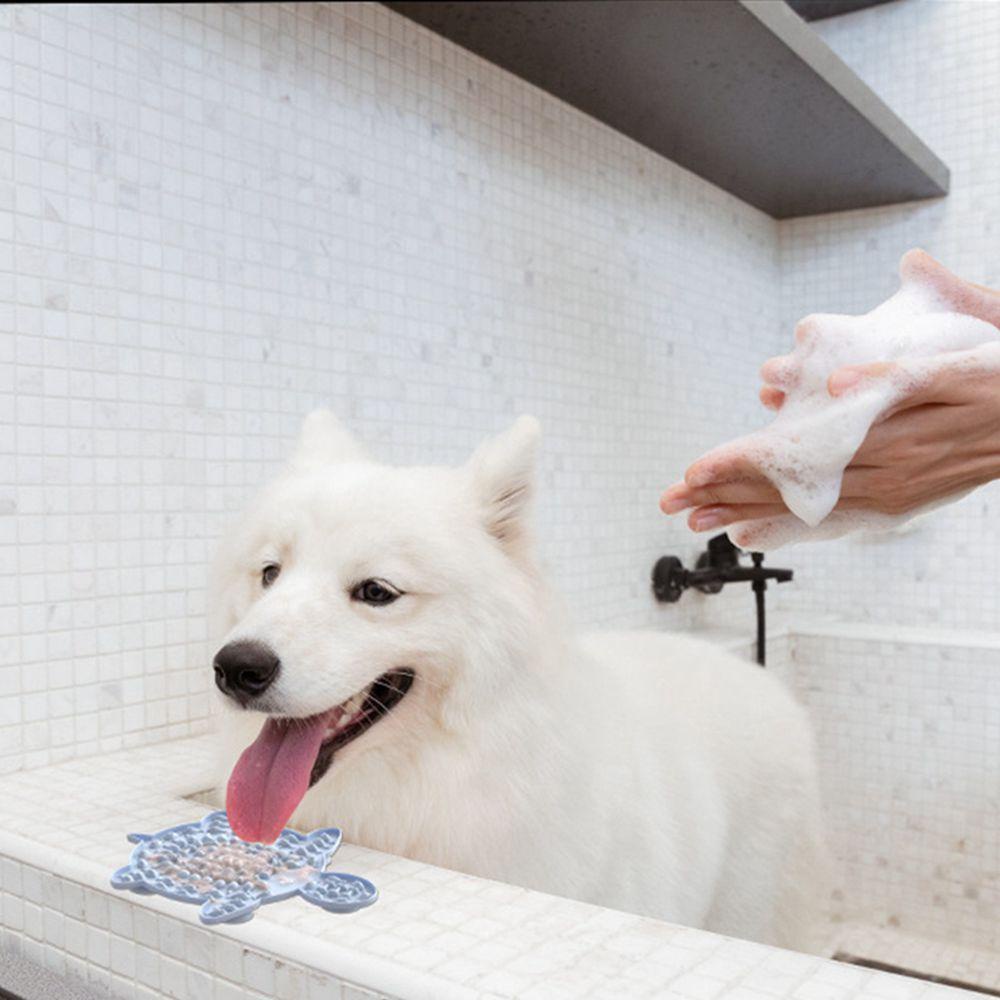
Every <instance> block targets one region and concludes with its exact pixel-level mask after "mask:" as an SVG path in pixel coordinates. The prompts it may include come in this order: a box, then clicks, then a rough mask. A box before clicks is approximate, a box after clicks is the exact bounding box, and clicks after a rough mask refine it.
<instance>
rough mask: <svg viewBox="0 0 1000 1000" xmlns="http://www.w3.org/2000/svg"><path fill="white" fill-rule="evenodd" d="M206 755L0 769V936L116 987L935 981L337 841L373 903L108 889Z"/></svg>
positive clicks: (351, 996)
mask: <svg viewBox="0 0 1000 1000" xmlns="http://www.w3.org/2000/svg"><path fill="white" fill-rule="evenodd" d="M211 762H212V749H211V743H210V741H209V740H208V739H206V738H195V739H189V740H182V741H177V742H173V743H165V744H160V745H158V746H152V747H146V748H142V749H137V750H133V751H129V752H118V753H114V754H110V755H106V756H103V757H92V758H85V759H80V760H74V761H70V762H66V763H62V764H58V765H53V766H50V767H46V768H41V769H38V770H35V771H30V772H22V773H17V774H13V775H9V776H8V777H6V778H4V779H2V780H0V802H3V803H4V819H3V824H2V826H3V830H2V832H0V859H2V869H0V871H2V883H0V884H2V890H3V891H2V902H3V906H2V911H0V912H2V926H3V936H2V938H0V942H2V946H3V947H5V948H7V949H13V950H16V951H19V952H20V953H21V954H23V955H25V956H26V957H28V958H32V959H34V960H35V961H40V962H43V963H45V964H46V965H48V966H50V967H52V968H54V969H55V970H56V971H60V972H69V973H73V974H77V975H81V976H83V977H84V978H87V979H89V980H90V981H91V982H92V983H95V984H97V985H99V986H101V987H102V988H105V989H107V990H109V991H110V992H111V993H112V995H115V996H121V997H129V998H134V997H141V998H152V997H174V998H188V997H191V998H195V997H197V998H199V1000H201V998H203V997H213V998H218V1000H234V998H236V997H252V998H259V997H269V996H279V997H281V998H283V1000H284V998H287V1000H293V998H298V997H302V998H311V997H319V996H322V997H324V998H326V997H339V998H341V1000H359V998H362V997H371V996H389V997H407V998H411V997H412V998H426V1000H449V998H452V997H453V998H456V1000H458V998H462V1000H464V998H473V997H475V998H484V1000H485V998H493V1000H499V998H502V997H523V998H525V1000H560V998H570V997H590V998H598V997H606V998H612V997H614V998H616V1000H617V998H623V997H624V998H631V997H637V998H638V997H654V996H675V997H679V998H686V1000H714V998H716V997H721V996H726V997H736V998H738V1000H766V998H768V997H770V998H780V997H789V998H795V1000H848V998H853V997H866V998H867V997H873V998H874V997H880V998H885V1000H917V998H920V1000H923V998H929V997H936V996H939V995H940V996H944V995H945V992H946V988H945V987H939V986H933V985H930V984H927V983H923V982H921V981H917V980H907V979H901V978H897V977H893V976H890V975H886V974H884V973H877V972H871V971H868V970H864V969H859V968H854V967H848V966H842V965H838V964H836V963H832V962H829V961H826V960H824V959H821V958H817V957H813V956H805V955H797V954H793V953H791V952H783V951H780V950H778V949H774V948H769V947H765V946H762V945H757V944H751V943H747V942H742V941H735V940H731V939H727V938H722V937H718V936H716V935H712V934H707V933H705V932H702V931H695V930H690V929H687V928H683V927H677V926H674V925H670V924H665V923H661V922H658V921H655V920H649V919H646V918H640V917H636V916H632V915H629V914H625V913H620V912H617V911H613V910H603V909H601V908H599V907H595V906H591V905H588V904H584V903H578V902H575V901H572V900H566V899H560V898H557V897H552V896H546V895H543V894H540V893H534V892H529V891H527V890H524V889H519V888H516V887H514V886H508V885H503V884H499V883H494V882H489V881H485V880H482V879H476V878H472V877H469V876H466V875H461V874H458V873H456V872H450V871H446V870H443V869H437V868H432V867H429V866H427V865H423V864H419V863H416V862H413V861H408V860H405V859H402V858H394V857H391V856H388V855H383V854H379V853H377V852H374V851H369V850H366V849H363V848H360V847H356V846H352V845H345V846H344V847H343V848H341V850H340V852H339V853H338V855H337V865H338V867H342V868H344V869H345V870H349V871H354V872H358V873H359V874H363V875H365V876H368V877H370V878H371V879H372V880H373V881H374V882H375V883H376V884H377V885H378V886H379V889H380V891H381V898H380V900H379V902H378V903H377V904H376V905H375V906H373V907H371V908H370V909H367V910H363V911H361V912H359V913H356V914H352V915H350V916H333V915H330V914H326V913H323V912H321V911H318V910H316V909H315V908H313V907H310V906H309V905H308V904H306V903H304V902H302V901H301V900H291V901H286V902H283V903H280V904H277V905H275V906H272V907H269V908H266V909H264V910H262V911H260V912H259V913H258V914H257V915H256V916H255V917H254V919H253V920H252V921H250V923H248V924H246V925H243V926H234V927H220V928H213V929H211V930H210V929H207V928H204V927H202V926H201V925H200V924H199V923H198V921H197V915H196V911H195V909H194V908H193V907H189V906H185V905H183V904H180V903H173V902H170V901H168V900H163V899H160V898H159V897H155V896H149V897H147V896H135V895H131V894H119V893H115V892H114V891H113V890H111V889H110V888H109V887H108V876H109V875H110V873H111V872H112V871H113V870H114V869H115V868H117V867H118V866H119V865H121V864H123V863H124V861H125V860H126V859H127V857H128V852H129V845H128V844H127V843H126V841H125V834H126V833H128V832H129V831H133V830H137V831H152V830H156V829H159V828H161V827H164V826H167V825H170V824H173V823H177V822H182V821H184V820H187V819H194V818H196V817H198V816H199V815H201V814H202V813H203V811H204V807H203V806H202V805H199V804H198V803H196V802H193V801H191V800H190V799H189V798H186V796H188V795H190V794H192V793H193V792H195V791H197V790H198V789H200V788H204V787H205V785H206V784H207V783H208V781H209V775H210V773H211ZM154 777H155V780H152V779H153V778H154ZM66 816H72V817H73V819H72V821H71V822H70V823H69V824H68V825H67V823H66V820H65V817H66ZM338 990H339V991H340V992H339V993H338ZM365 991H369V992H365ZM947 992H949V993H950V992H952V991H950V990H949V991H947Z"/></svg>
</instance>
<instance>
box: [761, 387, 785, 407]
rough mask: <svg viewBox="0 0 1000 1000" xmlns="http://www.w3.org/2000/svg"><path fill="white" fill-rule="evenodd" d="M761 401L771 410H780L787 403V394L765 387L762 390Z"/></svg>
mask: <svg viewBox="0 0 1000 1000" xmlns="http://www.w3.org/2000/svg"><path fill="white" fill-rule="evenodd" d="M760 401H761V402H762V403H763V404H764V405H765V406H766V407H767V408H768V409H769V410H780V409H781V407H782V405H783V404H784V402H785V394H784V393H783V392H782V391H781V390H780V389H775V388H772V387H771V386H769V385H765V386H764V388H763V389H761V390H760Z"/></svg>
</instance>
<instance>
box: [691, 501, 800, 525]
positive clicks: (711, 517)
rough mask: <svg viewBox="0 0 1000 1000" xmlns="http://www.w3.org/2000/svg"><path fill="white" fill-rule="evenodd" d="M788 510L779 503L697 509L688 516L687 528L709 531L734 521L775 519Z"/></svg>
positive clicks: (721, 505) (719, 505) (722, 505)
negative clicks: (762, 518) (763, 518)
mask: <svg viewBox="0 0 1000 1000" xmlns="http://www.w3.org/2000/svg"><path fill="white" fill-rule="evenodd" d="M787 513H788V508H787V507H786V506H785V505H784V504H780V503H748V504H737V505H734V506H727V505H724V504H716V505H715V506H713V507H699V508H697V510H693V511H692V512H691V514H690V515H689V516H688V527H689V528H690V529H691V530H692V531H711V530H712V529H713V528H724V527H725V526H726V525H727V524H733V523H734V522H735V521H755V520H757V519H758V518H761V517H775V516H777V515H778V514H787Z"/></svg>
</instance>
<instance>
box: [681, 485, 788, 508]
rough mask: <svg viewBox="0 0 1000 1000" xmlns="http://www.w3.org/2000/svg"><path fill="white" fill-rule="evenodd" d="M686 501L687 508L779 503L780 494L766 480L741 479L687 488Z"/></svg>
mask: <svg viewBox="0 0 1000 1000" xmlns="http://www.w3.org/2000/svg"><path fill="white" fill-rule="evenodd" d="M686 499H687V501H688V506H689V507H708V506H711V505H713V504H744V503H781V494H780V493H779V492H778V491H777V490H776V489H775V488H774V486H773V485H772V484H771V482H770V481H769V480H767V479H753V480H748V479H743V480H738V481H736V482H731V483H709V484H708V485H707V486H697V487H688V491H687V493H686Z"/></svg>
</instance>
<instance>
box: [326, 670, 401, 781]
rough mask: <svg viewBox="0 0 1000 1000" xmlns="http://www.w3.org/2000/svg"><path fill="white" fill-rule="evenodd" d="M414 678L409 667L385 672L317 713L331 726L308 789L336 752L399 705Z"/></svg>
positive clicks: (331, 761)
mask: <svg viewBox="0 0 1000 1000" xmlns="http://www.w3.org/2000/svg"><path fill="white" fill-rule="evenodd" d="M415 676H416V674H415V673H414V672H413V670H411V669H410V668H409V667H396V668H394V669H392V670H388V671H386V672H385V673H384V674H380V675H379V676H378V677H376V678H375V680H373V681H372V682H371V683H370V684H367V685H365V687H363V688H362V689H361V690H360V691H358V692H357V693H356V694H353V695H351V697H350V698H348V699H347V700H346V701H342V702H341V703H340V704H339V705H335V706H334V707H333V708H330V709H327V710H326V711H325V712H323V713H317V714H323V715H329V717H330V723H329V728H328V729H327V732H326V735H325V736H324V737H323V742H322V743H321V744H320V748H319V753H318V754H317V755H316V763H315V764H313V769H312V773H311V775H310V776H309V787H310V788H312V786H313V785H315V784H316V782H317V781H319V780H320V778H322V777H323V775H324V774H326V772H327V771H329V770H330V765H331V764H332V763H333V757H334V754H335V753H336V752H337V751H338V750H342V749H343V748H344V747H346V746H347V745H348V744H350V743H353V742H354V741H355V740H357V739H358V738H359V737H361V736H363V735H364V734H365V733H367V732H368V730H369V729H371V728H372V726H374V725H375V724H376V723H378V722H379V721H381V720H382V719H384V718H385V717H386V716H387V715H388V714H389V713H390V712H391V711H392V710H393V709H394V708H396V706H397V705H399V703H400V702H401V701H402V700H403V699H404V698H405V697H406V695H407V693H408V692H409V690H410V688H411V687H412V685H413V681H414V678H415Z"/></svg>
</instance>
